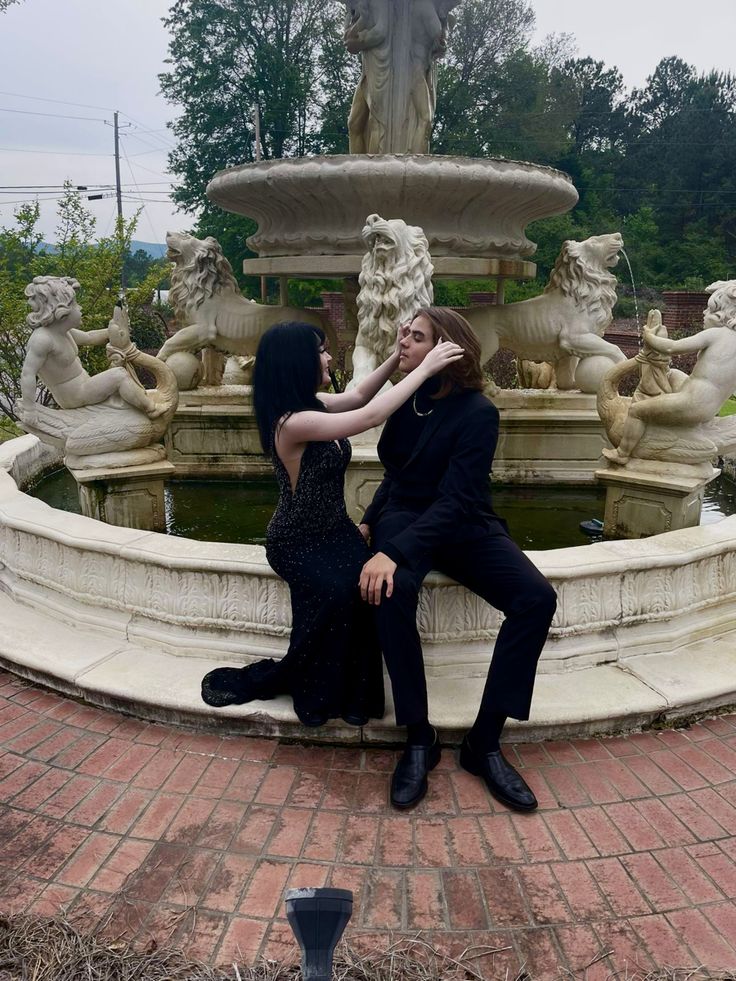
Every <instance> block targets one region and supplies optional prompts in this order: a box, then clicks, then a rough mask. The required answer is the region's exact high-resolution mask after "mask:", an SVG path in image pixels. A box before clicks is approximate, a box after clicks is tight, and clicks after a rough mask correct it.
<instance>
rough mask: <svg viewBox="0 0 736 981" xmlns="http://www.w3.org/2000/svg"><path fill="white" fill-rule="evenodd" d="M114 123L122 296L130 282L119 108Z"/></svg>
mask: <svg viewBox="0 0 736 981" xmlns="http://www.w3.org/2000/svg"><path fill="white" fill-rule="evenodd" d="M113 125H114V127H115V196H116V198H117V202H118V241H119V242H120V256H121V259H122V266H121V268H120V292H121V297H122V296H125V288H126V286H127V285H128V284H127V281H126V276H125V256H124V254H123V240H124V234H123V192H122V189H121V187H120V132H119V126H118V113H117V110H115V114H114V123H113Z"/></svg>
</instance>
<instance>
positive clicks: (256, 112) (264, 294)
mask: <svg viewBox="0 0 736 981" xmlns="http://www.w3.org/2000/svg"><path fill="white" fill-rule="evenodd" d="M253 126H254V128H255V151H256V163H258V162H259V160H260V159H261V113H260V109H259V108H258V106H257V105H256V106H254V107H253ZM267 302H268V286H267V284H266V277H265V276H261V303H267Z"/></svg>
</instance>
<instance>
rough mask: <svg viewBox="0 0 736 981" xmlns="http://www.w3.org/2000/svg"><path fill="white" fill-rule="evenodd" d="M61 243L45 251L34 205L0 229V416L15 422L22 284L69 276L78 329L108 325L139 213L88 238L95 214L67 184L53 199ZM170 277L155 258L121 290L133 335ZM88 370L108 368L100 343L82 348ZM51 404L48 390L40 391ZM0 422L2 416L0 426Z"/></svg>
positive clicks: (24, 333)
mask: <svg viewBox="0 0 736 981" xmlns="http://www.w3.org/2000/svg"><path fill="white" fill-rule="evenodd" d="M58 209H59V225H58V229H57V234H58V237H59V241H58V246H57V249H56V251H55V252H49V251H46V250H44V249H43V248H42V245H41V235H40V234H39V233H38V231H37V227H36V226H37V224H38V220H39V216H40V209H39V206H38V204H33V205H25V206H24V207H22V208H20V209H19V210H18V211H17V212H16V213H15V227H13V228H0V416H2V417H5V419H10V420H14V419H16V418H17V416H16V414H15V402H16V401H17V399H18V398H19V397H20V372H21V368H22V365H23V361H24V359H25V350H26V343H27V340H28V336H29V334H30V330H29V328H28V327H27V325H26V322H25V318H26V314H27V312H28V308H27V305H26V299H25V295H24V293H23V291H24V289H25V287H26V286H27V285H28V283H30V282H31V280H32V279H33V277H34V276H73V277H74V278H75V279H77V280H78V281H79V284H80V289H79V291H78V294H77V295H78V297H79V301H80V306H81V307H82V312H83V314H84V320H83V323H82V328H83V329H86V330H92V329H95V328H98V327H105V326H107V324H108V322H109V320H110V318H111V316H112V313H113V309H114V306H115V303H116V301H117V299H118V295H119V284H120V273H121V270H122V265H123V262H124V259H125V256H126V254H127V253H129V251H130V241H131V239H132V237H133V234H134V232H135V227H136V223H137V216H136V217H135V218H133V219H131V220H130V221H128V222H125V221H123V222H122V223H121V224H120V226H119V227H118V228H117V230H116V231H115V233H114V234H113V235H112V236H111V237H109V238H101V239H98V240H97V241H94V240H93V237H92V236H93V234H94V229H95V219H94V217H93V216H92V215H91V214H90V213H89V212H88V211H86V209H85V208H84V207H83V205H82V203H81V198H80V196H79V192H78V191H76V190H75V189H74V188H73V187H72V185H71V184H70V183H69V182H67V183H66V184H65V190H64V195H63V196H62V198H61V200H60V201H59V204H58ZM167 274H168V265H167V264H164V263H158V264H156V263H154V264H152V266H151V268H150V269H149V271H148V273H147V274H146V276H145V277H144V278H143V279H142V280H141V281H140V283H139V284H138V285H137V286H135V287H134V288H131V289H129V290H128V291H127V292H126V302H127V304H128V308H129V312H130V319H131V326H132V328H133V331H132V333H133V339H134V340H135V337H136V330H140V329H142V328H143V327H144V326H146V327H147V326H149V320H150V316H149V312H148V309H147V308H148V307H149V306H150V303H151V299H152V296H153V292H154V290H155V289H156V287H157V285H158V284H159V283H160V282H161V281H162V279H163V278H164V277H165V276H166V275H167ZM80 357H81V359H82V363H83V364H84V365H85V367H86V368H87V370H90V371H95V370H99V368H101V367H107V362H106V360H105V355H104V350H103V349H102V348H90V347H86V348H82V349H80ZM39 394H40V397H41V399H42V400H44V401H48V399H49V396H48V393H46V392H44V391H43V390H40V391H39ZM3 422H4V420H3V419H2V418H0V424H2V423H3Z"/></svg>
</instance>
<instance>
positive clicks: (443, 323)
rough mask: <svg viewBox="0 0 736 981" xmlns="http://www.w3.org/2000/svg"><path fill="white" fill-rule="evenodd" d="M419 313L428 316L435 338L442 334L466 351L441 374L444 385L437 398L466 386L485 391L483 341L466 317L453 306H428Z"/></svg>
mask: <svg viewBox="0 0 736 981" xmlns="http://www.w3.org/2000/svg"><path fill="white" fill-rule="evenodd" d="M417 317H426V319H427V320H428V321H429V323H430V324H431V326H432V333H433V335H434V340H435V341H438V340H439V339H440V337H441V338H442V340H443V341H453V342H454V343H455V344H459V345H460V347H461V348H463V350H464V351H465V354H464V356H463V357H462V358H460V360H459V361H455V362H453V364H451V365H448V367H447V368H445V369H444V371H443V372H442V373H441V374H440V376H439V377H440V379H441V381H440V387H439V391H438V392H437V393H436V395H434V398H436V399H442V398H444V397H445V396H446V395H449V394H450V392H453V391H458V390H463V389H471V390H472V391H477V392H482V391H483V389H484V388H485V385H486V380H485V378H484V376H483V370H482V368H481V365H480V341H479V340H478V337H477V335H476V333H475V331H474V330H473V328H472V327H471V326H470V324H469V323H468V321H467V320H466V319H465V317H462V316H461V315H460V314H459V313H456V312H455V310H451V309H450V308H449V307H426V308H425V309H424V310H418V311H417V312H416V313H415V314H414V318H415V319H416V318H417Z"/></svg>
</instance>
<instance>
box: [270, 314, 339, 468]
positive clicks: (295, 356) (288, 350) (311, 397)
mask: <svg viewBox="0 0 736 981" xmlns="http://www.w3.org/2000/svg"><path fill="white" fill-rule="evenodd" d="M324 342H325V335H324V331H323V330H321V328H319V327H313V326H312V325H311V324H302V323H297V322H289V323H284V324H274V325H273V327H269V329H268V330H267V331H266V333H265V334H264V335H263V337H262V338H261V341H260V343H259V345H258V350H257V351H256V364H255V368H254V369H253V408H254V409H255V412H256V422H257V424H258V433H259V435H260V437H261V446H262V447H263V452H264V453H266V454H269V455H270V454H271V453H272V452H273V444H274V439H275V437H276V424H277V423H278V421H279V419H281V418H282V416H289V415H291V413H292V412H301V411H302V410H303V409H316V410H317V411H324V408H325V407H324V405H323V403H322V402H320V400H319V399H318V398H317V394H316V392H317V388H318V387H319V385H320V382H321V380H322V368H321V365H320V358H319V350H320V347H321V346H322V345H323V344H324Z"/></svg>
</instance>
